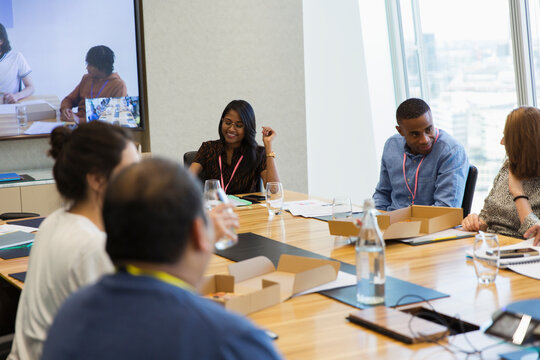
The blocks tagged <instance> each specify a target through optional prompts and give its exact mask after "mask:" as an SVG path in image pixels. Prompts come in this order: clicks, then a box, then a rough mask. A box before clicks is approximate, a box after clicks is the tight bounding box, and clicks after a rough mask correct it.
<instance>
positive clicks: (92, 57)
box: [86, 45, 114, 76]
mask: <svg viewBox="0 0 540 360" xmlns="http://www.w3.org/2000/svg"><path fill="white" fill-rule="evenodd" d="M86 63H87V64H88V65H91V66H93V67H95V68H97V69H98V70H100V71H103V72H104V73H105V74H107V76H109V75H111V74H112V72H113V70H114V66H113V64H114V52H113V51H112V50H111V49H110V48H109V47H107V46H105V45H98V46H94V47H93V48H90V50H88V52H87V53H86Z"/></svg>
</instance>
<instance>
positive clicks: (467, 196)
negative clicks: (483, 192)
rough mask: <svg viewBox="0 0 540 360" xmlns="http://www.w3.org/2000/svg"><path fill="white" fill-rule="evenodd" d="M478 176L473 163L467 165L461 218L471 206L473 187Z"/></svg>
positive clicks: (468, 211)
mask: <svg viewBox="0 0 540 360" xmlns="http://www.w3.org/2000/svg"><path fill="white" fill-rule="evenodd" d="M477 178H478V169H477V168H476V166H474V165H469V174H468V175H467V181H466V182H465V192H464V194H463V202H462V203H461V207H462V208H463V218H465V217H467V215H469V213H470V212H471V206H472V202H473V198H474V189H475V188H476V179H477Z"/></svg>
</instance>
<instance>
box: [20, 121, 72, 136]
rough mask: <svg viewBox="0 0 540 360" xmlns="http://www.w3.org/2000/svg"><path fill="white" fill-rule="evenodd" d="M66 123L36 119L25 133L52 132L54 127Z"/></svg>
mask: <svg viewBox="0 0 540 360" xmlns="http://www.w3.org/2000/svg"><path fill="white" fill-rule="evenodd" d="M64 124H65V123H64V122H52V121H34V122H33V123H32V125H30V127H29V128H28V129H26V131H25V132H24V133H25V134H26V135H37V134H50V133H51V131H53V130H54V128H56V127H58V126H62V125H64Z"/></svg>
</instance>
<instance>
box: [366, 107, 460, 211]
mask: <svg viewBox="0 0 540 360" xmlns="http://www.w3.org/2000/svg"><path fill="white" fill-rule="evenodd" d="M396 120H397V126H396V130H397V131H398V134H396V135H393V136H392V137H390V138H389V139H388V140H387V141H386V143H385V144H384V150H383V155H382V161H381V172H380V177H379V183H378V184H377V187H376V189H375V194H373V199H374V200H375V207H376V208H377V209H379V210H385V211H391V210H396V209H401V208H404V207H407V206H410V205H429V206H450V207H460V206H461V202H462V201H463V193H464V191H465V182H466V180H467V175H468V173H469V160H468V158H467V154H466V153H465V149H464V148H463V146H462V145H461V144H460V143H458V142H457V141H456V140H454V138H452V137H451V136H450V135H449V134H448V133H446V132H445V131H444V130H441V129H437V128H435V126H434V125H433V119H432V116H431V109H430V108H429V106H428V104H427V103H426V102H425V101H424V100H421V99H416V98H411V99H407V100H405V101H404V102H403V103H401V105H399V107H398V108H397V111H396Z"/></svg>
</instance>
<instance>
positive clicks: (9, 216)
mask: <svg viewBox="0 0 540 360" xmlns="http://www.w3.org/2000/svg"><path fill="white" fill-rule="evenodd" d="M38 216H40V215H39V214H36V213H28V212H7V213H3V214H0V220H15V219H25V218H30V217H38Z"/></svg>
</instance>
